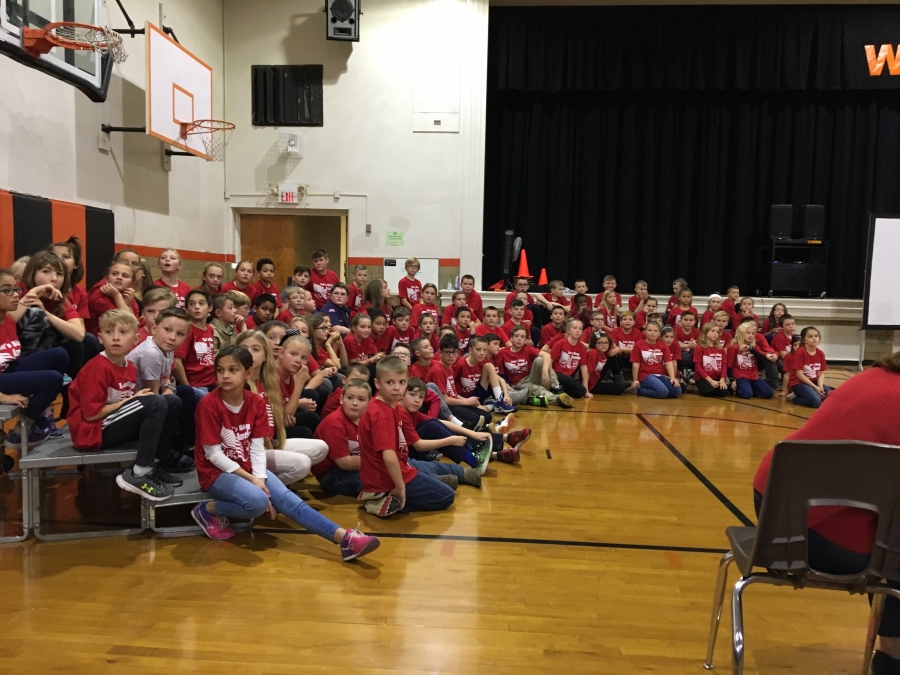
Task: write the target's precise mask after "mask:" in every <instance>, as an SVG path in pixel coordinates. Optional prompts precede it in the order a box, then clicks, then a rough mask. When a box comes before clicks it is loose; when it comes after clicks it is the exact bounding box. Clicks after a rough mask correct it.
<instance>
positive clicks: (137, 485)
mask: <svg viewBox="0 0 900 675" xmlns="http://www.w3.org/2000/svg"><path fill="white" fill-rule="evenodd" d="M116 485H118V486H119V487H120V488H122V489H123V490H126V491H128V492H133V493H134V494H136V495H140V496H141V497H143V498H144V499H149V500H150V501H153V502H162V501H165V500H166V499H168V498H169V497H171V496H172V495H173V494H175V490H173V489H172V486H171V485H166V484H165V483H163V482H161V481H160V480H159V479H158V478H157V477H156V475H155V472H153V471H151V472H150V473H148V474H147V475H146V476H141V477H140V478H138V477H137V476H135V475H134V469H126V470H125V472H124V473H120V474H119V475H118V476H116Z"/></svg>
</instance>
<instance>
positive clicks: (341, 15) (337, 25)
mask: <svg viewBox="0 0 900 675" xmlns="http://www.w3.org/2000/svg"><path fill="white" fill-rule="evenodd" d="M359 3H360V0H325V37H326V39H328V40H342V41H345V42H359V15H360V14H362V12H360V11H359Z"/></svg>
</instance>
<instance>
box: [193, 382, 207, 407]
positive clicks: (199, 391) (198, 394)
mask: <svg viewBox="0 0 900 675" xmlns="http://www.w3.org/2000/svg"><path fill="white" fill-rule="evenodd" d="M191 389H193V390H194V407H195V408H196V406H198V405H200V401H202V400H203V397H204V396H206V395H207V394H209V387H191Z"/></svg>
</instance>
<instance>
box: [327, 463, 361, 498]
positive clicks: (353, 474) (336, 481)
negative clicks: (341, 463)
mask: <svg viewBox="0 0 900 675" xmlns="http://www.w3.org/2000/svg"><path fill="white" fill-rule="evenodd" d="M319 485H321V486H322V489H323V490H325V492H330V493H331V494H333V495H344V496H345V497H354V498H355V497H356V496H357V495H358V494H359V493H360V492H362V490H363V487H362V481H361V480H360V479H359V471H345V470H344V469H342V468H340V467H338V466H334V467H332V468H330V469H329V470H328V471H327V472H326V473H324V474H322V475H321V476H320V477H319Z"/></svg>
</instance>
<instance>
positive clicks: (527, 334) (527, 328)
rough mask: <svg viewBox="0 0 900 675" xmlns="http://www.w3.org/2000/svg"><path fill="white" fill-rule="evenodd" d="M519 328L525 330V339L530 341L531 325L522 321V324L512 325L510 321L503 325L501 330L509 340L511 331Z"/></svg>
mask: <svg viewBox="0 0 900 675" xmlns="http://www.w3.org/2000/svg"><path fill="white" fill-rule="evenodd" d="M519 326H522V327H523V328H524V329H525V337H526V338H527V339H529V340H530V339H531V324H530V323H525V322H524V321H523V322H522V323H513V322H512V321H511V320H510V321H507V322H506V323H504V324H503V326H502V328H503V332H504V333H506V334H507V335H509V336H510V338H511V337H512V334H513V331H514V330H515V329H516V328H518V327H519Z"/></svg>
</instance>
